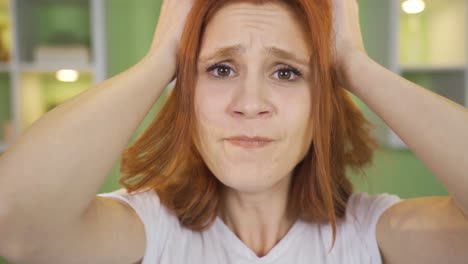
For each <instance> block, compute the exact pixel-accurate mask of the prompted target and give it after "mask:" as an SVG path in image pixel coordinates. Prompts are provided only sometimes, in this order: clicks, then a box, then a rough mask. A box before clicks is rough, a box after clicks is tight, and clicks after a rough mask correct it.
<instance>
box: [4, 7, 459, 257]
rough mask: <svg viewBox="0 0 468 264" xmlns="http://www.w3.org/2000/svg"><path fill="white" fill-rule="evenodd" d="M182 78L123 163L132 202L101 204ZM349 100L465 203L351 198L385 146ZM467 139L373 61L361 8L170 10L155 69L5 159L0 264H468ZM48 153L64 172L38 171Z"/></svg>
mask: <svg viewBox="0 0 468 264" xmlns="http://www.w3.org/2000/svg"><path fill="white" fill-rule="evenodd" d="M190 10H192V12H190ZM332 11H333V14H334V19H332V15H331V14H332ZM186 17H187V20H185V18H186ZM181 22H182V23H181ZM185 23H187V25H189V26H187V27H186V28H185V30H184V27H183V26H184V25H185ZM332 29H334V30H332ZM332 32H334V33H333V34H332ZM182 33H183V34H182ZM179 43H180V44H179ZM179 47H180V48H179ZM330 47H332V48H330ZM330 51H331V52H330ZM176 55H178V56H176ZM176 65H177V67H176ZM174 77H177V80H178V82H177V83H176V87H175V88H174V91H173V92H172V93H171V96H170V98H169V100H168V102H167V103H166V105H165V107H164V109H163V110H162V114H161V115H160V116H159V117H158V118H157V119H156V120H155V122H154V123H153V124H152V125H151V126H150V127H149V128H148V130H147V131H146V132H145V133H144V134H143V135H142V136H141V138H140V139H139V140H138V141H137V142H136V143H135V144H134V145H133V146H131V147H130V148H129V149H127V150H126V151H125V153H124V155H123V159H122V172H123V174H124V178H122V180H121V183H122V184H123V185H124V186H125V187H126V190H124V189H122V190H119V191H116V192H114V193H109V194H100V195H98V196H95V193H96V192H97V190H98V189H99V186H100V185H101V184H102V182H103V180H104V177H105V175H107V173H108V171H109V170H110V169H111V167H112V165H113V164H114V162H115V160H116V159H117V158H118V157H119V155H120V152H121V151H122V150H123V149H124V148H125V146H126V143H127V142H128V140H129V139H130V137H131V136H132V135H133V133H134V131H135V129H136V128H137V126H138V124H139V123H140V122H141V120H142V118H143V117H144V115H145V114H146V113H147V111H148V110H149V108H150V106H151V105H152V104H153V103H154V102H155V100H156V99H157V98H158V97H159V95H160V93H161V92H162V90H163V89H164V87H166V85H167V84H168V83H169V82H171V80H173V79H174ZM376 83H378V84H379V85H375V84H376ZM149 84H151V85H149ZM340 85H342V86H343V87H346V88H347V89H348V90H349V91H350V92H352V93H354V94H356V95H357V96H358V97H360V98H361V99H362V100H363V101H364V102H365V103H366V104H368V105H369V106H370V107H371V108H372V109H373V110H374V111H375V112H376V113H378V114H379V115H380V116H381V117H382V118H383V119H384V120H385V121H386V122H387V123H388V124H389V125H390V126H391V127H392V128H393V129H394V130H395V131H396V132H397V133H398V134H399V135H400V136H401V137H402V138H403V140H405V142H407V143H408V145H409V146H410V147H411V149H412V150H413V151H414V152H415V153H416V154H417V155H418V156H419V157H420V158H421V159H422V160H423V161H424V162H425V163H426V164H427V166H428V167H429V168H430V169H431V170H432V171H433V172H434V173H435V174H436V175H437V176H438V177H439V179H440V180H441V181H442V183H443V184H444V185H445V187H446V188H447V190H448V192H449V193H450V197H426V198H419V199H409V200H405V201H401V200H400V199H399V198H398V197H396V196H393V195H388V194H382V195H377V196H369V195H367V194H364V193H362V194H358V193H353V192H352V186H351V184H350V182H349V181H348V180H347V179H346V176H345V173H344V169H345V166H350V167H352V168H355V169H359V168H361V167H362V166H363V165H365V164H367V163H368V162H369V161H370V159H371V155H372V149H373V147H374V146H375V145H374V143H373V141H372V139H371V138H370V137H369V135H368V133H369V131H368V129H367V123H366V121H365V120H364V119H363V117H362V115H361V114H360V113H359V111H358V110H356V108H355V106H354V105H353V104H352V102H351V100H350V99H349V96H348V95H347V94H346V92H345V90H344V89H342V88H340ZM117 105H118V106H119V107H118V108H116V107H115V106H117ZM408 105H411V106H412V107H411V109H408V107H407V106H408ZM120 106H125V107H120ZM423 117H424V118H423ZM65 120H66V122H65ZM434 123H438V125H437V126H434V125H433V124H434ZM429 127H430V128H431V129H428V128H429ZM467 132H468V112H467V111H466V109H464V108H462V107H460V106H458V105H456V104H454V103H452V102H450V101H448V100H445V99H444V98H441V97H440V96H437V95H435V94H433V93H431V92H429V91H427V90H425V89H423V88H421V87H418V86H416V85H415V84H412V83H410V82H408V81H405V80H404V79H402V78H400V77H398V76H396V75H394V74H393V73H391V72H389V71H387V70H385V69H384V68H383V67H381V66H379V65H378V64H376V63H375V62H373V61H372V60H371V59H370V58H369V57H368V56H367V55H366V53H365V50H364V47H363V44H362V38H361V33H360V29H359V24H358V11H357V3H356V2H355V1H347V0H334V1H333V3H331V2H329V1H326V0H303V1H299V0H298V1H259V0H257V1H254V0H250V1H227V0H226V1H219V0H218V1H215V0H212V1H207V0H203V1H202V0H197V1H195V2H194V3H193V2H192V1H169V0H168V1H165V2H164V4H163V8H162V13H161V17H160V22H159V23H158V27H157V30H156V33H155V38H154V42H153V45H152V48H151V50H150V51H149V53H148V55H147V56H146V57H145V58H144V59H143V60H142V61H141V62H140V63H139V64H137V65H135V66H134V67H132V68H131V69H130V70H128V71H126V72H125V73H123V74H121V75H119V76H116V77H114V78H112V79H109V80H107V81H105V82H103V83H101V84H100V85H98V86H97V87H95V88H93V89H90V90H88V91H86V92H85V93H83V94H81V95H80V96H77V97H75V98H73V99H72V100H70V101H68V102H66V103H64V104H62V105H60V106H59V107H57V108H56V109H54V110H52V111H51V112H49V113H48V114H47V115H46V116H44V117H43V118H42V119H41V120H40V121H39V122H37V123H35V124H34V125H33V127H31V129H29V130H28V132H27V133H26V134H25V135H23V136H22V138H21V139H20V140H18V141H17V142H16V143H15V144H14V145H13V146H12V147H11V148H10V149H9V150H8V152H7V153H5V154H4V155H3V156H2V158H1V160H0V175H1V177H0V180H1V183H3V184H0V186H1V187H0V188H2V189H1V192H0V193H1V194H0V195H1V199H0V201H2V202H1V204H0V216H1V217H0V219H1V221H0V223H1V224H0V231H1V234H2V235H1V236H0V255H2V256H6V257H7V259H10V260H12V261H13V262H19V263H135V262H141V263H381V262H382V260H383V261H384V262H386V263H408V262H410V261H411V263H422V262H424V263H463V262H465V261H466V260H467V259H468V255H467V251H466V246H467V245H468V220H467V218H466V215H468V214H467V212H468V195H467V193H468V184H466V182H467V176H466V171H467V170H468V168H467V164H468V162H466V149H467V148H468V140H466V139H465V137H463V136H464V135H466V134H467ZM64 145H65V147H64ZM45 148H47V150H48V155H47V157H45V156H44V157H43V156H38V155H36V153H37V151H36V150H37V149H41V150H42V149H45ZM25 160H26V163H27V164H28V167H27V168H22V167H21V166H20V165H21V164H22V163H23V162H24V161H25ZM72 184H73V185H74V186H73V188H70V186H71V185H72ZM65 190H67V191H65Z"/></svg>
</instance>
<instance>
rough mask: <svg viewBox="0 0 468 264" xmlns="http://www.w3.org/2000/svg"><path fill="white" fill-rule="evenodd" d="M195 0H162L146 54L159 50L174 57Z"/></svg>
mask: <svg viewBox="0 0 468 264" xmlns="http://www.w3.org/2000/svg"><path fill="white" fill-rule="evenodd" d="M194 1H195V0H163V1H162V7H161V12H160V15H159V19H158V24H157V27H156V30H155V33H154V37H153V42H152V44H151V49H150V51H149V54H148V55H150V56H151V55H152V54H154V53H156V52H158V51H160V50H163V51H162V52H163V53H165V54H170V55H171V56H173V58H174V60H175V58H176V54H177V49H178V47H179V44H180V39H181V37H182V32H183V31H184V27H185V24H186V21H187V17H188V14H189V12H190V10H191V9H192V7H193V3H194Z"/></svg>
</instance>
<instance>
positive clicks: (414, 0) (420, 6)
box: [401, 0, 426, 14]
mask: <svg viewBox="0 0 468 264" xmlns="http://www.w3.org/2000/svg"><path fill="white" fill-rule="evenodd" d="M401 8H403V11H405V12H406V13H408V14H417V13H421V12H422V11H424V8H426V4H425V3H424V1H423V0H406V1H405V2H403V3H402V4H401Z"/></svg>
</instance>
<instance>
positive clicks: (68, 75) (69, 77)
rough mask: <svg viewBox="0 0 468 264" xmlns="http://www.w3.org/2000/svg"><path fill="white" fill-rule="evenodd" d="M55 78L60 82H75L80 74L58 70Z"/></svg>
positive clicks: (73, 71)
mask: <svg viewBox="0 0 468 264" xmlns="http://www.w3.org/2000/svg"><path fill="white" fill-rule="evenodd" d="M55 76H56V77H57V80H59V81H61V82H76V81H77V80H78V77H80V74H79V73H78V72H77V71H75V70H59V71H57V74H56V75H55Z"/></svg>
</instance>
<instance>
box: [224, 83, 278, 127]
mask: <svg viewBox="0 0 468 264" xmlns="http://www.w3.org/2000/svg"><path fill="white" fill-rule="evenodd" d="M270 99H271V98H270V96H269V91H268V87H267V86H266V84H265V82H264V81H263V80H260V78H250V79H248V78H247V79H246V80H245V81H244V82H243V83H242V85H241V86H240V87H237V88H236V90H235V91H234V93H233V97H232V101H231V104H230V106H229V110H228V111H229V113H230V115H232V116H233V117H236V118H247V119H254V118H269V117H271V116H272V115H273V112H274V107H273V104H272V103H271V100H270Z"/></svg>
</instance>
